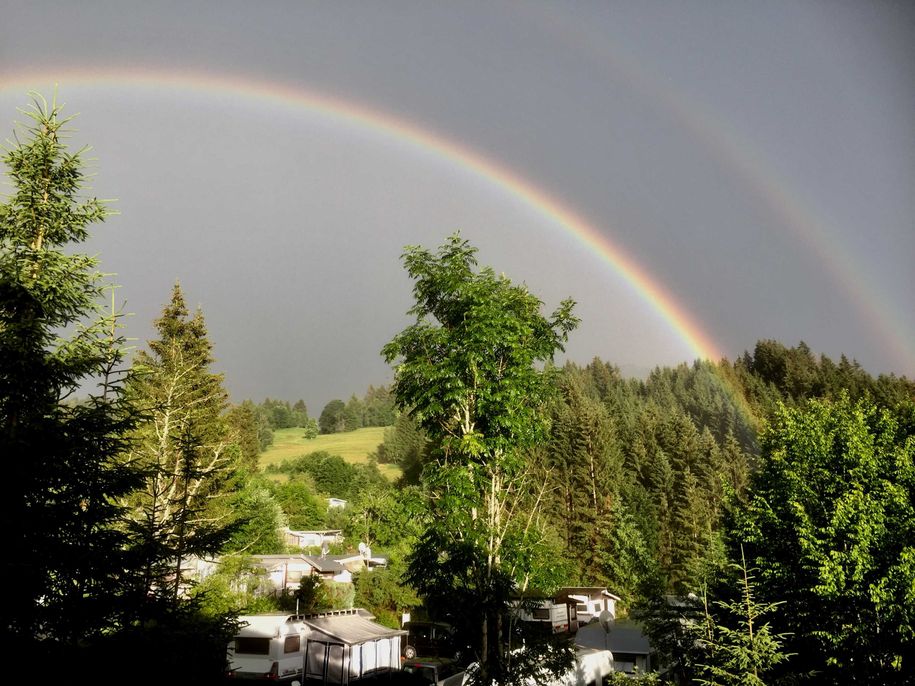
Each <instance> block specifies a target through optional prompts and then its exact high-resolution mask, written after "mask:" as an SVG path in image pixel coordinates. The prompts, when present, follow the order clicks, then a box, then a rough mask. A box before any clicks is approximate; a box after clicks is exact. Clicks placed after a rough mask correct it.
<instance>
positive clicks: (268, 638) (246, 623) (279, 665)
mask: <svg viewBox="0 0 915 686" xmlns="http://www.w3.org/2000/svg"><path fill="white" fill-rule="evenodd" d="M238 619H239V621H240V622H241V626H240V628H239V630H238V633H237V634H236V636H235V638H234V639H233V640H232V642H231V643H230V644H229V654H228V660H229V669H228V671H227V672H226V676H227V677H229V678H230V679H245V680H251V679H263V680H268V681H271V682H272V683H291V682H292V681H293V680H295V681H301V680H302V666H303V664H304V657H305V642H306V638H307V632H308V628H307V627H306V625H305V624H304V623H303V622H302V616H301V615H290V614H263V615H242V616H241V617H239V618H238Z"/></svg>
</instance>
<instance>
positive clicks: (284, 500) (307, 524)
mask: <svg viewBox="0 0 915 686" xmlns="http://www.w3.org/2000/svg"><path fill="white" fill-rule="evenodd" d="M272 490H273V497H274V498H275V499H276V501H277V503H278V504H279V506H280V507H281V508H282V509H283V512H284V513H285V515H286V523H287V525H288V526H289V528H290V529H296V530H302V529H316V528H320V527H322V526H324V519H325V511H326V509H327V505H326V503H322V502H321V501H320V500H319V498H318V497H317V496H316V494H315V491H314V484H313V482H312V481H311V480H310V479H305V478H301V477H300V478H295V479H290V480H289V481H286V482H283V483H278V484H274V485H273V487H272Z"/></svg>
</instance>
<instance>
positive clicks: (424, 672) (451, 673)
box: [401, 658, 467, 686]
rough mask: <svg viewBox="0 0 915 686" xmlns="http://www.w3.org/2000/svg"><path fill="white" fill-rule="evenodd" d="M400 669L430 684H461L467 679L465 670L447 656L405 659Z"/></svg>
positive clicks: (455, 685) (450, 685) (444, 685)
mask: <svg viewBox="0 0 915 686" xmlns="http://www.w3.org/2000/svg"><path fill="white" fill-rule="evenodd" d="M401 670H402V671H404V672H406V673H407V674H413V675H416V676H417V677H419V678H421V679H422V682H423V683H426V684H431V685H432V686H462V684H464V683H466V681H467V674H466V673H465V671H464V670H463V669H461V668H460V667H459V666H458V665H457V663H455V662H454V661H453V660H449V659H447V658H428V659H417V660H407V661H406V662H404V663H403V664H402V665H401Z"/></svg>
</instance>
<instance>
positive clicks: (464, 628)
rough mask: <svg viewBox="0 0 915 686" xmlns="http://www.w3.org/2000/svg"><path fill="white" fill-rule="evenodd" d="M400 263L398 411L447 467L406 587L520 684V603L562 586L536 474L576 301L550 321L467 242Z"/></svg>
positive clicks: (433, 481) (435, 477)
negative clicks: (479, 261) (513, 648)
mask: <svg viewBox="0 0 915 686" xmlns="http://www.w3.org/2000/svg"><path fill="white" fill-rule="evenodd" d="M404 264H405V266H406V268H407V271H408V273H409V275H410V277H411V278H412V279H413V280H414V288H413V294H414V298H415V305H414V307H413V308H412V309H411V310H410V313H411V314H412V315H414V316H415V317H416V322H415V323H414V324H413V325H411V326H409V327H407V328H406V329H405V330H404V331H402V332H401V333H399V334H398V335H397V336H395V337H394V339H393V340H392V341H391V342H390V343H388V344H387V345H386V346H385V347H384V349H383V351H382V352H383V355H384V357H385V359H386V360H387V361H388V362H389V363H394V362H395V361H397V365H396V368H395V381H394V384H393V393H394V396H395V398H396V399H397V404H398V407H399V408H400V409H401V410H402V411H404V412H409V413H410V415H411V416H412V417H413V418H414V419H415V420H416V421H417V423H418V424H419V425H420V426H421V427H422V429H423V430H424V431H425V433H426V434H427V435H428V436H429V439H430V441H431V442H432V446H433V450H434V453H433V454H434V455H435V456H436V460H437V461H436V463H435V465H434V466H433V465H430V466H429V467H427V468H426V470H425V473H424V485H425V488H426V489H427V493H428V498H429V503H430V507H429V511H430V519H429V523H428V525H427V527H426V530H425V532H424V533H423V535H422V536H421V537H420V540H419V542H418V543H417V545H416V547H415V548H414V551H413V553H412V555H411V557H410V559H409V569H408V573H407V578H408V580H409V582H410V583H411V585H412V586H413V587H414V588H415V589H416V590H417V592H418V593H419V595H420V596H421V597H422V598H423V599H424V601H425V603H426V606H427V607H428V608H435V609H436V611H442V612H444V613H446V615H447V616H448V619H449V620H450V621H451V623H452V624H453V625H454V626H455V627H456V628H457V631H458V633H459V636H460V637H461V639H462V640H463V641H465V642H466V643H467V644H468V645H473V646H474V647H475V650H476V652H477V654H478V656H479V662H480V665H481V678H482V681H483V683H490V682H493V683H509V682H511V681H513V680H514V679H516V678H518V674H517V671H513V667H512V662H511V659H510V657H509V655H510V653H508V652H507V651H506V646H505V645H504V644H503V642H502V637H503V635H504V630H503V623H504V621H505V618H506V617H507V616H508V610H509V601H510V597H511V596H512V595H514V594H515V593H516V591H520V592H521V593H525V592H527V590H528V589H529V588H530V587H532V586H536V587H538V588H542V589H546V588H549V587H550V585H551V584H555V583H556V581H557V579H556V574H555V572H556V565H555V557H554V556H551V555H549V554H548V551H549V546H548V545H546V540H547V539H546V537H545V534H544V530H543V527H542V526H541V525H540V521H539V511H540V503H541V501H542V497H543V484H542V482H540V483H537V481H535V478H534V470H533V469H531V468H530V467H529V465H528V460H529V459H530V457H531V450H532V449H534V448H535V447H537V446H538V445H539V444H541V443H542V442H543V441H544V440H545V439H546V437H547V435H548V422H547V418H546V415H545V404H546V402H547V399H548V397H549V395H550V393H551V390H552V387H551V385H550V383H549V380H550V376H551V375H550V374H549V373H548V372H546V371H544V370H543V369H541V368H540V366H541V365H543V364H544V363H549V362H550V361H551V359H552V356H553V355H554V354H555V353H556V352H557V351H559V350H562V346H563V343H564V342H565V340H566V338H567V336H568V334H569V332H570V331H571V330H572V329H574V328H575V326H576V325H577V323H578V321H577V319H576V318H575V317H574V316H573V315H572V307H573V304H572V302H571V301H565V302H563V303H562V305H561V306H560V307H559V308H558V309H557V310H556V311H555V312H554V313H553V315H552V316H551V317H549V318H546V317H544V316H543V315H541V313H540V309H541V305H542V303H541V302H540V301H539V300H538V299H537V298H536V297H534V296H533V295H531V294H530V293H529V292H528V291H527V289H526V288H524V287H522V286H515V285H513V284H512V283H511V282H510V281H509V280H508V279H507V278H505V277H504V276H501V277H500V276H497V275H496V274H495V272H494V271H493V270H492V269H490V268H483V269H480V270H478V271H477V270H476V269H475V268H476V250H475V249H474V248H472V247H471V246H470V245H469V244H468V243H467V242H466V241H464V240H462V239H461V238H460V236H458V235H453V236H451V237H450V238H449V240H448V241H447V242H446V243H445V244H444V245H443V246H441V248H440V249H439V250H438V252H437V253H435V254H433V253H431V252H429V251H428V250H425V249H423V248H420V247H408V248H407V249H406V251H405V253H404ZM550 552H552V551H550ZM543 650H544V651H545V650H546V648H545V647H544V649H543ZM532 653H533V654H538V653H540V654H544V655H545V654H546V653H545V652H543V651H538V650H537V649H533V651H532ZM560 654H561V655H562V657H563V659H566V658H568V659H571V656H570V655H569V654H568V652H567V651H560ZM560 662H562V660H560Z"/></svg>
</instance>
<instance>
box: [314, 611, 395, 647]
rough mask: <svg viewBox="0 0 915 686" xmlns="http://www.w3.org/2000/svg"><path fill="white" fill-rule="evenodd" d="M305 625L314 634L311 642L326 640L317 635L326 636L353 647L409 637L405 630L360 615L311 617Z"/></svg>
mask: <svg viewBox="0 0 915 686" xmlns="http://www.w3.org/2000/svg"><path fill="white" fill-rule="evenodd" d="M305 624H307V625H308V627H309V628H310V629H311V630H312V632H313V633H312V634H311V635H309V640H318V641H321V640H324V639H322V637H321V636H320V635H315V634H324V636H326V637H327V638H328V639H330V640H333V641H337V642H339V643H344V644H346V645H351V646H352V645H358V644H360V643H365V642H366V641H377V640H378V639H381V638H391V637H393V636H406V635H407V632H406V631H404V630H403V629H391V628H389V627H386V626H382V625H381V624H378V623H377V622H373V621H372V620H370V619H367V618H366V617H362V616H360V615H329V616H327V617H311V618H308V619H306V620H305Z"/></svg>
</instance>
